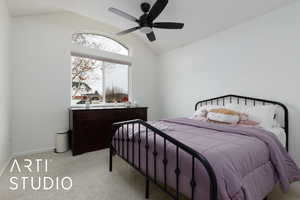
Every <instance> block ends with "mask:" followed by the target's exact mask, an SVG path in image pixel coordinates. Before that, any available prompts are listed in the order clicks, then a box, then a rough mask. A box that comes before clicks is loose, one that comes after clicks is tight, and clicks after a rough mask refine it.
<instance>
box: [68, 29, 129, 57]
mask: <svg viewBox="0 0 300 200" xmlns="http://www.w3.org/2000/svg"><path fill="white" fill-rule="evenodd" d="M72 42H73V43H74V44H78V45H81V46H83V47H87V48H93V49H99V50H103V51H108V52H111V53H116V54H121V55H124V56H128V55H129V51H128V49H127V48H126V47H125V46H124V45H122V44H121V43H119V42H117V41H115V40H113V39H111V38H108V37H105V36H102V35H98V34H92V33H75V34H73V37H72Z"/></svg>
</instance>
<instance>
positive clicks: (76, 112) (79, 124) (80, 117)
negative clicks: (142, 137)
mask: <svg viewBox="0 0 300 200" xmlns="http://www.w3.org/2000/svg"><path fill="white" fill-rule="evenodd" d="M147 109H148V108H147V107H130V108H125V107H116V108H114V107H103V108H101V107H97V108H90V109H86V108H70V130H71V134H70V144H71V149H72V153H73V156H75V155H79V154H82V153H86V152H91V151H96V150H100V149H105V148H108V147H109V145H110V142H111V139H112V124H113V123H115V122H120V121H126V120H132V119H141V120H144V121H147Z"/></svg>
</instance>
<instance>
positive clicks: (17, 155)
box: [12, 147, 55, 158]
mask: <svg viewBox="0 0 300 200" xmlns="http://www.w3.org/2000/svg"><path fill="white" fill-rule="evenodd" d="M54 149H55V147H51V148H44V149H35V150H31V151H24V152H20V153H13V154H12V157H13V158H15V157H20V156H28V155H31V154H36V153H44V152H50V151H53V152H54Z"/></svg>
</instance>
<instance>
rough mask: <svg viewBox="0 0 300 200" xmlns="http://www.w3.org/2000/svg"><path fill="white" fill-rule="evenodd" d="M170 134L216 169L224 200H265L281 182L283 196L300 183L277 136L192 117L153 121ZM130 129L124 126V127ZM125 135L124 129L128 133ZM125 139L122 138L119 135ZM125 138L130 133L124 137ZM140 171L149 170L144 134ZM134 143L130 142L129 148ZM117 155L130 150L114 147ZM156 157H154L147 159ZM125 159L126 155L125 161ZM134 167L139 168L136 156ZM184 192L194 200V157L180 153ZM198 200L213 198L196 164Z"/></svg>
mask: <svg viewBox="0 0 300 200" xmlns="http://www.w3.org/2000/svg"><path fill="white" fill-rule="evenodd" d="M152 124H153V125H154V126H155V127H157V128H158V129H161V130H162V131H163V132H165V133H166V134H168V135H170V136H172V137H173V138H175V139H177V140H179V141H180V142H182V143H184V144H186V145H188V146H189V147H191V148H193V149H194V150H196V151H198V152H199V153H201V154H202V155H204V156H205V157H206V159H207V160H208V161H209V162H210V164H211V165H212V167H213V169H214V171H215V174H216V176H217V181H218V196H219V199H220V200H261V199H263V198H264V197H265V196H266V195H267V194H268V193H269V192H271V190H272V189H273V187H274V185H275V184H276V183H277V182H278V181H279V183H280V185H281V188H282V190H283V191H284V192H287V191H288V188H289V184H290V183H291V182H294V181H299V180H300V170H299V168H298V167H297V165H296V164H295V163H294V162H293V160H292V159H291V158H290V156H289V155H288V153H287V152H286V150H285V149H284V147H283V146H282V145H281V144H280V142H279V141H278V139H277V138H276V136H275V135H274V134H272V133H270V132H267V131H265V130H262V129H259V128H249V127H242V126H231V125H221V124H216V123H209V122H201V121H196V120H192V119H188V118H177V119H168V120H162V121H159V122H152ZM125 128H126V127H125ZM136 130H137V128H135V129H134V130H133V131H132V127H130V130H129V138H132V136H133V134H134V136H135V138H137V137H138V135H137V131H136ZM124 132H125V133H126V130H125V131H124ZM116 137H121V135H116ZM124 137H125V138H126V134H125V136H124ZM141 139H142V145H141V146H142V148H141V155H142V156H141V168H142V170H143V171H145V163H146V162H145V148H144V145H145V134H144V133H142V134H141ZM148 141H149V145H150V151H149V152H150V153H152V152H153V148H154V145H153V133H151V132H149V137H148ZM131 144H132V143H131ZM115 148H116V149H117V152H118V153H119V154H123V155H127V148H124V151H123V149H122V148H121V146H119V147H118V145H116V146H115ZM133 148H135V150H134V151H135V152H138V150H137V148H138V145H137V143H136V144H135V146H132V145H129V148H128V150H129V152H128V155H129V158H128V159H129V160H130V161H133V158H132V149H133ZM157 151H158V156H157V163H156V165H157V169H163V162H162V160H163V140H162V138H160V137H159V136H158V137H157ZM149 155H152V154H149ZM125 157H126V156H125ZM134 158H135V159H134V160H135V162H134V164H135V165H136V166H138V154H137V153H135V156H134ZM167 159H168V160H169V162H168V166H167V184H168V185H169V186H171V187H173V188H175V183H176V181H175V180H176V179H175V173H174V169H175V168H176V162H175V146H174V145H172V144H168V145H167ZM179 159H180V162H179V165H180V169H181V174H180V192H181V193H183V194H185V195H186V196H188V197H190V195H191V187H190V181H191V171H192V170H191V156H190V155H189V154H187V153H185V152H183V151H181V152H180V154H179ZM153 166H154V161H153V156H149V167H150V168H149V174H150V176H154V167H153ZM157 179H158V180H159V181H160V182H162V183H163V180H164V170H158V171H157ZM196 183H197V185H196V188H195V199H207V200H208V199H209V193H208V192H209V184H208V183H209V179H208V175H207V173H206V171H205V169H204V167H203V166H202V165H201V163H200V162H197V163H196Z"/></svg>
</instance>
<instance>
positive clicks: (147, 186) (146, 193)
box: [145, 178, 150, 199]
mask: <svg viewBox="0 0 300 200" xmlns="http://www.w3.org/2000/svg"><path fill="white" fill-rule="evenodd" d="M149 187H150V182H149V179H148V178H146V188H145V198H146V199H149Z"/></svg>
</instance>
